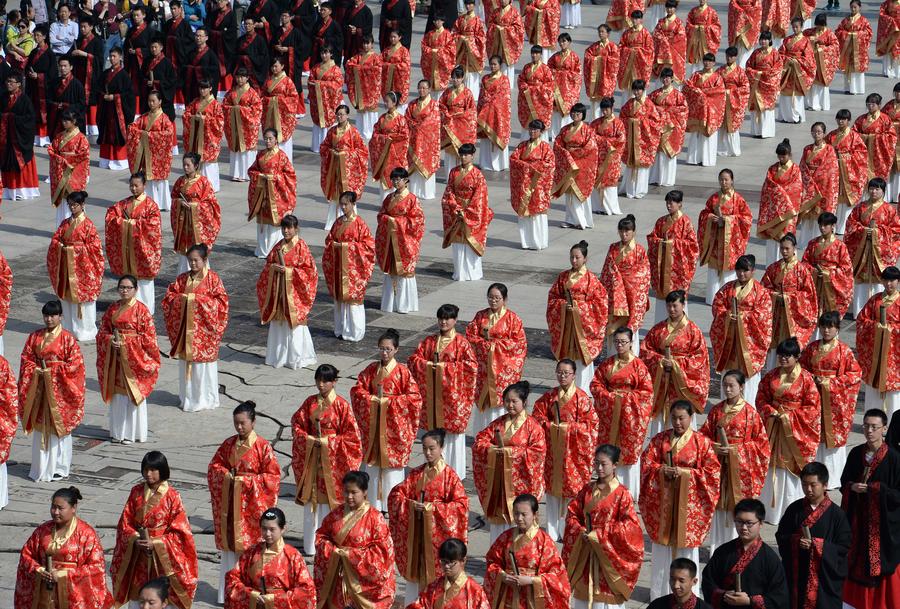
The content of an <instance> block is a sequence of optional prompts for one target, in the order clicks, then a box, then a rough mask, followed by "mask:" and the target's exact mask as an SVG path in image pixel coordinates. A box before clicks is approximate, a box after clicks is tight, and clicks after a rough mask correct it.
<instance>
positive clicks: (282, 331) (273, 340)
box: [266, 319, 316, 370]
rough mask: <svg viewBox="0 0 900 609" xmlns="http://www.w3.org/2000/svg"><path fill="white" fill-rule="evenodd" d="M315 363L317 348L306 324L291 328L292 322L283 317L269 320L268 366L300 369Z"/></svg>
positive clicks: (267, 341) (267, 340)
mask: <svg viewBox="0 0 900 609" xmlns="http://www.w3.org/2000/svg"><path fill="white" fill-rule="evenodd" d="M315 364H316V349H315V347H314V346H313V340H312V336H311V335H310V333H309V327H308V326H306V324H301V325H299V326H297V327H296V328H291V324H289V323H288V322H286V321H284V320H283V319H275V320H272V321H270V322H269V335H268V338H267V339H266V365H267V366H272V367H273V368H291V369H292V370H299V369H300V368H304V367H306V366H314V365H315Z"/></svg>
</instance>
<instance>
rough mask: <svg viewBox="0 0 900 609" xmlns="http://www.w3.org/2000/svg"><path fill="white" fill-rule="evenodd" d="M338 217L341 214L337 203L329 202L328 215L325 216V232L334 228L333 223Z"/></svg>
mask: <svg viewBox="0 0 900 609" xmlns="http://www.w3.org/2000/svg"><path fill="white" fill-rule="evenodd" d="M338 215H343V214H341V210H340V208H339V207H338V204H337V201H329V202H328V213H326V214H325V227H324V229H325V232H326V233H327V232H328V231H330V230H331V227H332V226H334V223H335V222H337V219H338Z"/></svg>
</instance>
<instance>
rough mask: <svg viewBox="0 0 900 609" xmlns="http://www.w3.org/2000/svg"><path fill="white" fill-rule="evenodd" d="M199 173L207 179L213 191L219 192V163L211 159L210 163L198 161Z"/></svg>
mask: <svg viewBox="0 0 900 609" xmlns="http://www.w3.org/2000/svg"><path fill="white" fill-rule="evenodd" d="M200 175H202V176H204V177H205V178H206V179H207V180H209V184H210V186H212V189H213V192H219V190H220V189H221V187H222V185H221V183H220V182H219V163H218V162H217V161H213V162H212V163H200Z"/></svg>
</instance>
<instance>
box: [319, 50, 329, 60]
mask: <svg viewBox="0 0 900 609" xmlns="http://www.w3.org/2000/svg"><path fill="white" fill-rule="evenodd" d="M319 57H320V58H321V59H322V63H325V62H328V61H331V49H322V52H321V53H319Z"/></svg>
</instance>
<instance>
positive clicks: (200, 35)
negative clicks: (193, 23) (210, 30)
mask: <svg viewBox="0 0 900 609" xmlns="http://www.w3.org/2000/svg"><path fill="white" fill-rule="evenodd" d="M219 4H220V5H221V4H223V3H221V2H220V3H219ZM208 39H209V36H208V35H207V34H206V32H205V31H203V30H197V33H196V34H194V40H196V41H197V45H198V46H201V47H202V46H205V45H206V41H207V40H208Z"/></svg>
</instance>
